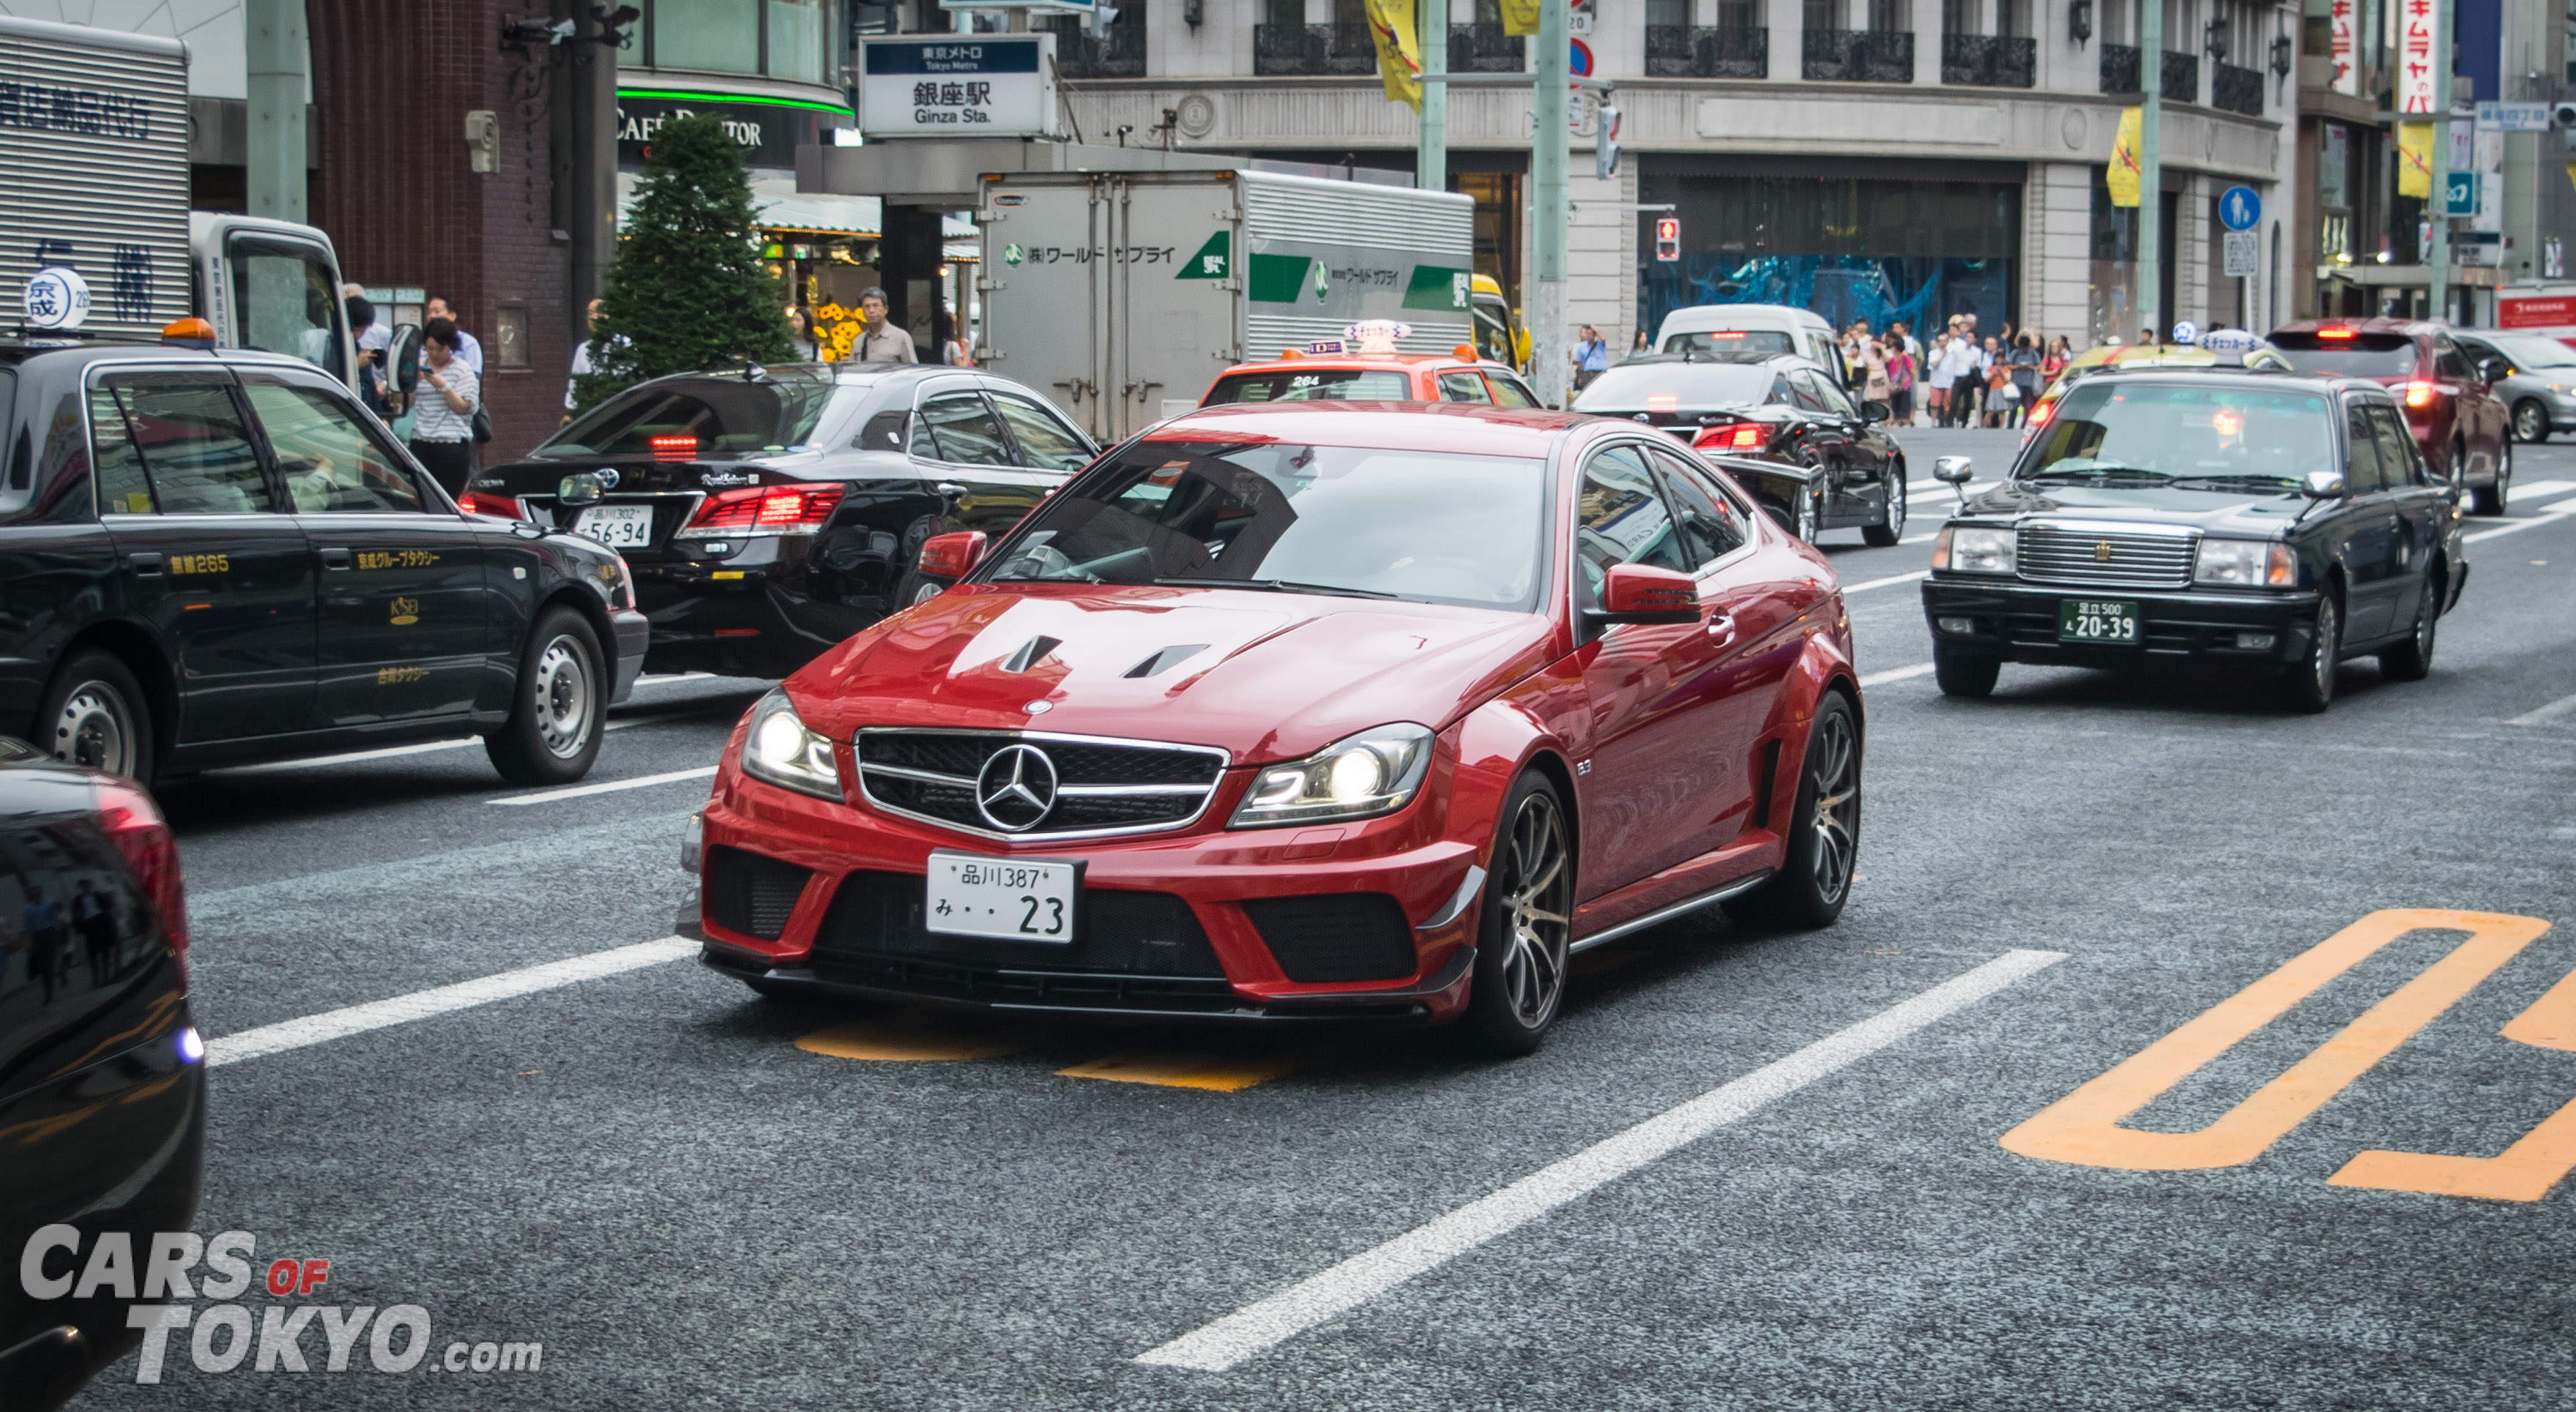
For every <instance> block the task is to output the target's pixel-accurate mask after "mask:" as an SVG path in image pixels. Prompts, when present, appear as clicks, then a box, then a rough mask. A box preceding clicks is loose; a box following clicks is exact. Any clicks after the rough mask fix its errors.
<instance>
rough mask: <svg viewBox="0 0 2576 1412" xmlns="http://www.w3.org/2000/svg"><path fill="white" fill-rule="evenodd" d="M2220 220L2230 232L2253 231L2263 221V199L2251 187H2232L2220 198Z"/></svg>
mask: <svg viewBox="0 0 2576 1412" xmlns="http://www.w3.org/2000/svg"><path fill="white" fill-rule="evenodd" d="M2218 218H2219V219H2220V220H2221V221H2224V222H2226V223H2227V228H2228V229H2229V230H2252V229H2253V228H2254V223H2255V222H2256V221H2259V220H2261V219H2263V198H2262V197H2260V196H2257V195H2255V194H2254V188H2252V187H2250V186H2231V187H2229V188H2227V190H2226V192H2225V193H2224V194H2223V195H2221V196H2220V197H2219V198H2218Z"/></svg>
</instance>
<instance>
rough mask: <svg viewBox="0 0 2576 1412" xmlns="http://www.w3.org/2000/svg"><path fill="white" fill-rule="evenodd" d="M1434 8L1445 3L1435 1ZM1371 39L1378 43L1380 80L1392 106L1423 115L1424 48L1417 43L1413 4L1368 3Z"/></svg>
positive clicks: (1399, 0) (1406, 0)
mask: <svg viewBox="0 0 2576 1412" xmlns="http://www.w3.org/2000/svg"><path fill="white" fill-rule="evenodd" d="M1432 3H1433V4H1439V3H1441V0H1432ZM1368 21H1369V37H1370V38H1371V39H1374V40H1376V41H1377V76H1378V77H1379V78H1380V79H1381V80H1383V81H1384V82H1385V84H1386V98H1387V101H1388V102H1390V103H1410V104H1412V105H1413V110H1414V111H1415V112H1417V113H1418V112H1420V111H1422V48H1421V46H1420V45H1419V44H1417V43H1416V42H1415V40H1414V37H1413V36H1414V34H1415V33H1416V31H1415V29H1414V24H1413V0H1368Z"/></svg>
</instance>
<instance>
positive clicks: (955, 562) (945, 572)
mask: <svg viewBox="0 0 2576 1412" xmlns="http://www.w3.org/2000/svg"><path fill="white" fill-rule="evenodd" d="M983 561H984V532H983V531H982V530H959V531H957V532H956V533H954V534H934V535H932V536H931V537H930V538H928V539H925V540H923V541H922V542H921V558H920V560H919V563H920V566H921V571H922V572H923V573H925V574H937V575H938V576H940V577H941V578H944V579H962V578H964V577H966V575H967V574H969V573H971V572H972V571H973V570H974V568H975V566H976V565H977V564H980V563H982V562H983Z"/></svg>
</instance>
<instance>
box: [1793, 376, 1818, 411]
mask: <svg viewBox="0 0 2576 1412" xmlns="http://www.w3.org/2000/svg"><path fill="white" fill-rule="evenodd" d="M1786 381H1787V382H1788V384H1789V400H1790V402H1791V403H1793V404H1795V405H1797V406H1800V407H1804V408H1806V409H1807V410H1808V411H1810V412H1821V411H1824V410H1825V399H1824V397H1823V395H1822V394H1820V393H1818V392H1817V391H1816V389H1817V388H1818V387H1820V386H1822V385H1823V384H1822V382H1821V381H1819V380H1818V379H1817V377H1816V375H1815V374H1813V373H1810V372H1807V371H1805V370H1804V369H1801V370H1799V371H1797V372H1793V373H1791V374H1789V375H1788V377H1787V379H1786Z"/></svg>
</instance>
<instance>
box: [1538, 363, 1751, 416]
mask: <svg viewBox="0 0 2576 1412" xmlns="http://www.w3.org/2000/svg"><path fill="white" fill-rule="evenodd" d="M1774 376H1776V375H1775V374H1774V373H1773V372H1772V370H1771V369H1770V368H1768V367H1765V366H1762V365H1760V364H1753V365H1745V364H1738V363H1667V362H1660V361H1658V362H1652V363H1622V364H1620V365H1619V366H1617V367H1615V368H1612V369H1610V370H1609V371H1608V372H1605V373H1603V374H1602V375H1601V376H1599V377H1597V378H1594V379H1593V380H1592V385H1591V386H1590V387H1587V388H1585V389H1583V391H1582V392H1581V393H1580V394H1579V395H1577V396H1576V397H1575V399H1574V410H1575V411H1578V412H1641V411H1676V412H1678V411H1684V410H1690V411H1704V410H1707V409H1710V408H1715V407H1751V406H1759V405H1760V404H1761V403H1762V401H1763V400H1764V399H1765V398H1767V397H1769V396H1770V395H1771V380H1772V378H1773V377H1774Z"/></svg>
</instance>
